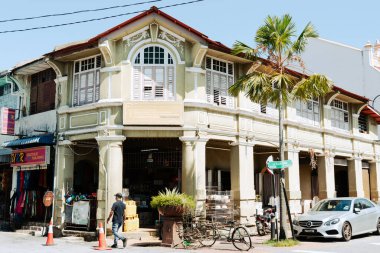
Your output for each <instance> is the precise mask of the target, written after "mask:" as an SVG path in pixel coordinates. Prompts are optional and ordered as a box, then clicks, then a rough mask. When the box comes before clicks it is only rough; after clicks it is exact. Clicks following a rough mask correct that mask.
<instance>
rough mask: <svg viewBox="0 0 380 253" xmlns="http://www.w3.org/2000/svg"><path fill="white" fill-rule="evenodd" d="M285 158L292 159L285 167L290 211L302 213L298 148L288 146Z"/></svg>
mask: <svg viewBox="0 0 380 253" xmlns="http://www.w3.org/2000/svg"><path fill="white" fill-rule="evenodd" d="M285 159H286V160H291V161H292V163H293V164H292V166H291V167H289V168H285V170H284V171H285V188H286V194H287V197H288V200H289V206H290V213H292V214H294V213H302V207H301V198H302V194H301V185H300V165H299V150H297V149H294V148H288V150H287V151H286V152H285Z"/></svg>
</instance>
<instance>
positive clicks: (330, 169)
mask: <svg viewBox="0 0 380 253" xmlns="http://www.w3.org/2000/svg"><path fill="white" fill-rule="evenodd" d="M317 163H318V184H319V198H320V199H325V198H333V197H335V175H334V154H331V153H326V154H324V155H323V156H319V157H318V158H317Z"/></svg>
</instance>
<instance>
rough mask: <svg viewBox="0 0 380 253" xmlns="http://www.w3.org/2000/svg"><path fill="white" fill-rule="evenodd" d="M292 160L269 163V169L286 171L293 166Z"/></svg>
mask: <svg viewBox="0 0 380 253" xmlns="http://www.w3.org/2000/svg"><path fill="white" fill-rule="evenodd" d="M292 164H293V163H292V160H285V161H273V162H268V165H267V166H268V168H269V169H272V170H273V169H284V168H289V167H290V166H292Z"/></svg>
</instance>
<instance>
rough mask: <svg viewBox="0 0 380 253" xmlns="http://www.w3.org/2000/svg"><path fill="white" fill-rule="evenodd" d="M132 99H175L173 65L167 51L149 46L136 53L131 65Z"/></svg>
mask: <svg viewBox="0 0 380 253" xmlns="http://www.w3.org/2000/svg"><path fill="white" fill-rule="evenodd" d="M133 99H134V100H174V99H175V65H174V60H173V57H172V56H171V54H170V52H168V50H167V49H165V48H162V47H159V46H149V47H146V48H144V49H141V50H140V51H139V52H138V53H137V55H136V57H135V59H134V65H133Z"/></svg>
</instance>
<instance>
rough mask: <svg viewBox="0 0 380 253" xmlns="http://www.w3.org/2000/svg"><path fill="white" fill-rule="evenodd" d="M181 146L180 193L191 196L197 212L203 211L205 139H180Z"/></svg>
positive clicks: (204, 198)
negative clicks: (194, 201) (195, 203)
mask: <svg viewBox="0 0 380 253" xmlns="http://www.w3.org/2000/svg"><path fill="white" fill-rule="evenodd" d="M180 140H181V141H182V142H183V144H182V189H181V190H182V192H183V193H186V194H188V195H190V196H193V197H194V198H195V200H196V202H197V206H196V209H197V211H203V210H204V203H205V200H206V143H207V141H208V139H207V138H197V137H185V136H184V137H180Z"/></svg>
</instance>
